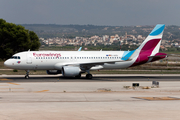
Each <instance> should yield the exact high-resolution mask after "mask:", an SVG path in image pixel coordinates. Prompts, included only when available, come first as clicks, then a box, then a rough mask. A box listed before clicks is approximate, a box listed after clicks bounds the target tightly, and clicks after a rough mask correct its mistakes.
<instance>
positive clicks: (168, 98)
mask: <svg viewBox="0 0 180 120" xmlns="http://www.w3.org/2000/svg"><path fill="white" fill-rule="evenodd" d="M135 98H138V99H144V100H180V98H175V97H135Z"/></svg>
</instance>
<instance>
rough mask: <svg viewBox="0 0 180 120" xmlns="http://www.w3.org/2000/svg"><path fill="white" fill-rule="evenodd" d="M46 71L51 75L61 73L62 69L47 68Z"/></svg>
mask: <svg viewBox="0 0 180 120" xmlns="http://www.w3.org/2000/svg"><path fill="white" fill-rule="evenodd" d="M46 73H47V74H49V75H57V74H61V70H46Z"/></svg>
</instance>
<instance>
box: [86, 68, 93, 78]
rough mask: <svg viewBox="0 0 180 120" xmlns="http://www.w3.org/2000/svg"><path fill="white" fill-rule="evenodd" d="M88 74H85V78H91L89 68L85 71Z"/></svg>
mask: <svg viewBox="0 0 180 120" xmlns="http://www.w3.org/2000/svg"><path fill="white" fill-rule="evenodd" d="M86 72H87V73H88V74H86V78H87V79H92V77H93V76H92V74H91V73H90V72H89V70H87V71H86Z"/></svg>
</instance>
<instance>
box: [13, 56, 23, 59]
mask: <svg viewBox="0 0 180 120" xmlns="http://www.w3.org/2000/svg"><path fill="white" fill-rule="evenodd" d="M11 59H21V58H20V57H19V56H12V57H11Z"/></svg>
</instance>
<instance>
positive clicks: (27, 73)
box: [25, 70, 29, 79]
mask: <svg viewBox="0 0 180 120" xmlns="http://www.w3.org/2000/svg"><path fill="white" fill-rule="evenodd" d="M25 78H26V79H28V78H29V70H26V75H25Z"/></svg>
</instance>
